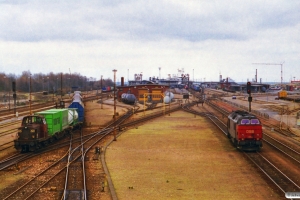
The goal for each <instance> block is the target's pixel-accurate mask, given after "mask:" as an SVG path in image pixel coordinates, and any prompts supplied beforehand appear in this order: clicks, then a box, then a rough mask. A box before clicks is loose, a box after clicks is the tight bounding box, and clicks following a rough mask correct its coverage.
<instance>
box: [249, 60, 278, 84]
mask: <svg viewBox="0 0 300 200" xmlns="http://www.w3.org/2000/svg"><path fill="white" fill-rule="evenodd" d="M283 63H284V61H283V62H282V63H252V64H253V65H280V66H281V78H280V81H281V83H280V84H281V87H282V65H283Z"/></svg>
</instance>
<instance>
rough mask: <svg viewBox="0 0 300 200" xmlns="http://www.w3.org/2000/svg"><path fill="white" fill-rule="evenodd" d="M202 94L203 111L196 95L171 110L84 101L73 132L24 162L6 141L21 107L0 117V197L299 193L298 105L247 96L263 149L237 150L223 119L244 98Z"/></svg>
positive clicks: (17, 123) (203, 196)
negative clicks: (80, 123)
mask: <svg viewBox="0 0 300 200" xmlns="http://www.w3.org/2000/svg"><path fill="white" fill-rule="evenodd" d="M205 92H206V97H207V98H206V101H205V102H204V104H201V103H196V99H195V96H197V95H198V94H197V93H194V94H193V95H192V96H191V97H190V99H189V100H188V101H187V100H183V99H182V95H176V94H175V98H174V101H173V102H172V103H171V104H169V105H167V106H163V105H162V104H161V103H159V104H157V105H155V106H153V107H151V106H149V107H148V108H145V107H144V105H142V104H137V105H135V106H132V105H127V104H124V103H122V102H117V103H116V104H114V101H113V98H112V97H111V96H109V95H107V97H106V98H103V99H102V100H103V101H101V100H99V96H93V95H91V96H90V97H87V98H85V99H84V107H85V122H84V126H83V128H82V129H78V130H74V131H73V133H72V134H70V135H67V136H65V137H64V138H63V139H61V140H59V141H56V142H55V143H53V144H50V145H48V146H47V147H45V148H42V149H39V150H37V151H35V152H27V153H20V152H19V151H17V150H16V149H15V148H14V146H13V140H14V139H15V138H16V133H17V128H18V127H19V126H20V124H21V119H22V117H23V116H24V115H26V114H28V107H26V108H24V110H21V109H20V110H19V109H18V110H19V116H18V118H16V117H15V116H14V115H13V114H10V113H4V112H3V113H2V114H1V113H0V114H1V115H2V116H1V121H0V129H1V135H0V136H1V140H0V178H1V180H2V181H1V184H0V196H1V198H2V199H107V200H108V199H286V196H285V195H286V194H287V192H300V178H299V177H300V165H299V163H300V145H299V144H300V130H299V128H298V127H297V126H296V113H297V112H298V111H299V109H300V104H299V103H297V102H290V101H283V100H275V97H276V96H266V95H264V94H261V95H255V96H253V99H254V100H253V102H252V104H251V105H252V113H254V114H255V115H256V116H258V117H259V119H260V121H261V123H262V124H263V134H264V135H263V148H262V149H261V150H260V151H258V152H256V151H241V150H239V149H237V148H236V147H235V146H234V145H233V143H232V142H231V141H230V140H229V139H228V133H227V127H226V123H227V116H228V115H229V113H230V112H231V111H232V110H237V109H246V110H247V108H248V101H247V98H245V96H244V95H243V94H240V95H239V94H235V95H236V97H237V98H236V99H233V98H232V95H230V94H228V93H226V92H222V91H218V90H209V89H207V90H206V91H205ZM69 103H70V102H68V101H66V104H67V105H68V104H69ZM49 107H54V105H53V103H51V104H43V105H37V106H33V107H32V109H34V112H37V111H40V110H41V109H42V110H43V109H48V108H49ZM114 109H115V110H114ZM23 112H26V113H23Z"/></svg>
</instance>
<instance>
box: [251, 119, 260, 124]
mask: <svg viewBox="0 0 300 200" xmlns="http://www.w3.org/2000/svg"><path fill="white" fill-rule="evenodd" d="M251 124H260V123H259V120H258V119H251Z"/></svg>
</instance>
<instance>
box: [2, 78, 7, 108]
mask: <svg viewBox="0 0 300 200" xmlns="http://www.w3.org/2000/svg"><path fill="white" fill-rule="evenodd" d="M3 78H4V90H3V102H4V106H5V104H6V95H5V89H6V88H5V83H6V76H4V77H3Z"/></svg>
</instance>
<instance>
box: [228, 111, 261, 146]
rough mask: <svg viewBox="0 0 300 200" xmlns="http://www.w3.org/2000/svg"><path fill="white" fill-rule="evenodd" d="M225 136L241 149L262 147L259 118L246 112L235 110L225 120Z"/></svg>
mask: <svg viewBox="0 0 300 200" xmlns="http://www.w3.org/2000/svg"><path fill="white" fill-rule="evenodd" d="M227 133H228V134H227V136H228V138H229V139H231V141H232V142H233V144H234V145H235V146H236V147H237V148H239V149H242V150H259V149H260V148H261V147H262V138H263V132H262V125H261V123H260V121H259V119H258V118H257V117H256V116H255V115H253V114H251V113H248V112H245V111H241V110H236V111H233V112H232V113H230V115H229V116H228V121H227Z"/></svg>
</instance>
